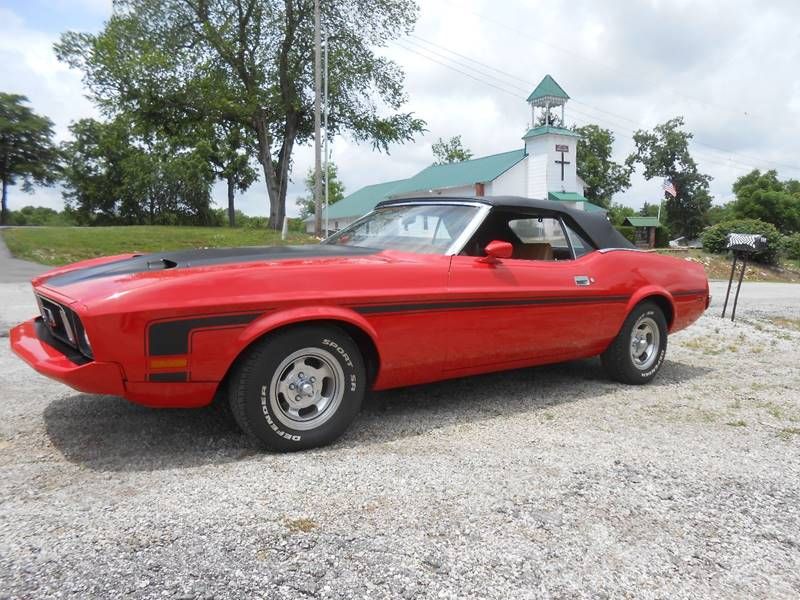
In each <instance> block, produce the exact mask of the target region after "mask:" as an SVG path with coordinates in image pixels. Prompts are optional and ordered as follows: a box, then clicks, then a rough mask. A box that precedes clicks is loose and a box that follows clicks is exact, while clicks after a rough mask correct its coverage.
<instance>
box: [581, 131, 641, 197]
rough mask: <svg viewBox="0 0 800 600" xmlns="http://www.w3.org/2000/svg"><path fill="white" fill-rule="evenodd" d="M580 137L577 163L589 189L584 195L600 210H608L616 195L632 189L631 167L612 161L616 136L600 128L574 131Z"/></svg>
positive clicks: (585, 189) (586, 189)
mask: <svg viewBox="0 0 800 600" xmlns="http://www.w3.org/2000/svg"><path fill="white" fill-rule="evenodd" d="M573 130H574V131H575V132H576V133H577V134H579V135H580V136H581V137H580V140H579V141H578V150H577V160H578V176H579V177H580V178H581V179H583V181H584V183H585V184H586V187H585V188H584V189H583V195H584V196H585V197H586V198H587V199H588V200H589V201H590V202H591V203H592V204H596V205H597V206H602V207H603V208H607V207H608V206H609V205H610V203H611V198H612V197H613V196H614V194H616V193H618V192H621V191H623V190H626V189H628V188H629V187H630V185H631V171H632V169H631V168H630V167H626V166H625V165H620V164H619V163H616V162H614V161H613V160H611V152H612V150H613V146H614V135H613V134H612V133H611V131H609V130H608V129H603V128H601V127H598V126H597V125H584V126H583V127H573Z"/></svg>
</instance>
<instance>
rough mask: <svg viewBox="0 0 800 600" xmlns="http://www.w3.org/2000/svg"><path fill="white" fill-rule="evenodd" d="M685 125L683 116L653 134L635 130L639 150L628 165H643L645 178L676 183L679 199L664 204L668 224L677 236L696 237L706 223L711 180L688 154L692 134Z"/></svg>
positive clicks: (657, 126)
mask: <svg viewBox="0 0 800 600" xmlns="http://www.w3.org/2000/svg"><path fill="white" fill-rule="evenodd" d="M683 125H684V123H683V117H675V118H674V119H670V120H669V121H667V122H665V123H662V124H660V125H656V127H655V128H654V129H653V131H644V130H638V131H636V132H635V133H634V134H633V142H634V144H635V145H636V148H635V150H634V152H633V153H632V154H631V155H630V156H629V157H628V158H627V160H626V161H625V162H626V164H627V165H628V167H630V168H633V167H634V166H635V165H636V164H637V163H639V164H641V165H642V166H643V167H644V176H645V178H646V179H652V178H654V177H658V178H669V179H670V180H671V181H672V183H673V184H675V189H676V191H677V195H676V197H674V198H673V197H672V196H669V197H668V198H667V200H666V202H665V204H664V209H665V211H664V212H666V220H667V225H668V226H669V228H670V231H672V233H673V234H675V235H685V236H687V237H690V238H694V237H696V236H697V235H698V234H699V233H700V230H701V229H702V228H703V226H704V225H705V224H706V211H708V209H709V207H710V206H711V196H710V195H709V193H708V184H709V182H710V181H711V177H710V176H708V175H704V174H702V173H700V172H699V171H698V170H697V163H696V162H695V161H694V159H693V158H692V156H691V154H690V153H689V140H691V139H692V134H691V133H689V132H687V131H684V130H683Z"/></svg>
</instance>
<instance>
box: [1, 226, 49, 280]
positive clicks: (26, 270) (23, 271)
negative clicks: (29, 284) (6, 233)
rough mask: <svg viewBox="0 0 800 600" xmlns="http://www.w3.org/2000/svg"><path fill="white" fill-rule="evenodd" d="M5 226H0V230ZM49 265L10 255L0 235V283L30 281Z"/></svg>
mask: <svg viewBox="0 0 800 600" xmlns="http://www.w3.org/2000/svg"><path fill="white" fill-rule="evenodd" d="M2 229H5V227H0V230H2ZM48 268H49V267H45V266H44V265H40V264H38V263H34V262H29V261H27V260H19V259H18V258H14V257H12V256H11V253H10V252H9V251H8V247H7V246H6V243H5V241H3V236H2V235H0V283H20V282H26V281H30V280H31V278H32V277H35V276H36V275H38V274H39V273H44V272H45V271H46V270H47V269H48Z"/></svg>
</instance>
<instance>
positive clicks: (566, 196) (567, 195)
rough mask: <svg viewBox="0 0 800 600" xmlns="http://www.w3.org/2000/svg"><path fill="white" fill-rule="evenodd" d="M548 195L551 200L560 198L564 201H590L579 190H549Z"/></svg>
mask: <svg viewBox="0 0 800 600" xmlns="http://www.w3.org/2000/svg"><path fill="white" fill-rule="evenodd" d="M547 196H548V199H549V200H560V201H562V202H588V200H587V199H586V198H584V197H583V195H582V194H579V193H578V192H548V193H547Z"/></svg>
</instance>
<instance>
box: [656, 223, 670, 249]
mask: <svg viewBox="0 0 800 600" xmlns="http://www.w3.org/2000/svg"><path fill="white" fill-rule="evenodd" d="M669 238H670V235H669V229H668V228H667V227H664V226H663V225H662V226H661V227H657V228H656V248H669Z"/></svg>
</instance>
